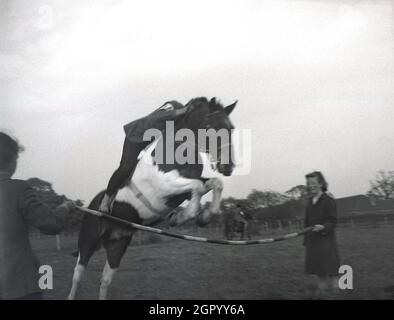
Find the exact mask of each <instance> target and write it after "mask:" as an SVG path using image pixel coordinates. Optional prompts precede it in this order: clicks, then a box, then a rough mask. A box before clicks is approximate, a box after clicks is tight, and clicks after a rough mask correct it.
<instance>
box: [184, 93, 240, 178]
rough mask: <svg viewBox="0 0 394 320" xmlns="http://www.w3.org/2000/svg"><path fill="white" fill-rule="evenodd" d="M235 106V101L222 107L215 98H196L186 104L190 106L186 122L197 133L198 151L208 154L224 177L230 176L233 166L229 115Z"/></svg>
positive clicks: (231, 125)
mask: <svg viewBox="0 0 394 320" xmlns="http://www.w3.org/2000/svg"><path fill="white" fill-rule="evenodd" d="M236 104H237V101H236V102H234V103H233V104H231V105H229V106H227V107H224V106H223V105H222V104H221V103H219V102H218V101H216V99H215V98H212V99H211V100H210V101H208V100H207V99H206V98H196V99H192V100H191V101H190V102H189V103H188V104H187V105H188V106H190V113H189V117H188V121H187V122H188V124H189V125H190V127H191V128H193V129H194V130H195V131H199V134H198V144H199V147H200V150H201V151H204V152H207V153H209V154H210V156H211V157H212V158H213V160H214V162H215V163H216V164H217V170H218V171H219V172H220V173H221V174H223V175H225V176H230V175H231V174H232V171H233V169H234V166H235V165H234V157H233V145H232V139H231V133H232V129H234V126H233V124H232V123H231V121H230V118H229V115H230V113H231V112H232V111H233V110H234V108H235V105H236ZM201 131H203V132H201ZM204 134H205V136H204ZM207 138H208V144H207V143H206V142H207ZM201 146H203V147H202V148H201Z"/></svg>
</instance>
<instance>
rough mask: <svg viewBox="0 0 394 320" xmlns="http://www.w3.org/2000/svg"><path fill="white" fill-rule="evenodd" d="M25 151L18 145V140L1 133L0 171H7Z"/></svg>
mask: <svg viewBox="0 0 394 320" xmlns="http://www.w3.org/2000/svg"><path fill="white" fill-rule="evenodd" d="M23 150H24V148H23V146H21V145H20V144H19V143H18V140H16V139H13V138H11V137H10V136H9V135H8V134H5V133H4V132H0V170H4V169H6V168H7V167H8V166H9V165H10V164H11V162H12V161H14V160H15V159H16V158H18V155H19V153H20V152H22V151H23Z"/></svg>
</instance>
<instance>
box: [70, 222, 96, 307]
mask: <svg viewBox="0 0 394 320" xmlns="http://www.w3.org/2000/svg"><path fill="white" fill-rule="evenodd" d="M96 231H97V232H96ZM99 242H100V234H99V231H98V229H97V230H95V232H92V234H88V233H85V232H84V230H81V233H80V235H79V239H78V250H79V252H78V260H77V263H76V265H75V268H74V274H73V278H72V285H71V290H70V293H69V295H68V300H74V299H75V295H76V293H77V289H78V285H79V283H80V282H81V280H82V277H83V274H84V273H85V270H86V267H87V265H88V263H89V260H90V258H91V257H92V255H93V253H94V252H95V251H96V250H97V247H98V244H99Z"/></svg>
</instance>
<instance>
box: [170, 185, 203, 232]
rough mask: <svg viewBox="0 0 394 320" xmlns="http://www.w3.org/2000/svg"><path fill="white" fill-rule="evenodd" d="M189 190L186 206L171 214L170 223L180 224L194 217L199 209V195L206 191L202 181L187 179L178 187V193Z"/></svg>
mask: <svg viewBox="0 0 394 320" xmlns="http://www.w3.org/2000/svg"><path fill="white" fill-rule="evenodd" d="M181 192H190V193H191V198H190V201H189V203H188V204H187V206H186V208H185V209H184V210H183V211H182V212H180V213H178V214H176V215H173V216H171V218H170V225H180V224H182V223H184V222H186V221H188V220H190V219H192V218H194V217H196V216H197V215H198V214H199V213H200V211H201V205H200V201H201V197H202V196H203V195H204V194H205V193H206V190H205V187H204V183H203V182H201V181H200V180H197V179H189V181H188V183H187V184H185V185H184V186H182V187H181V188H179V189H178V193H181Z"/></svg>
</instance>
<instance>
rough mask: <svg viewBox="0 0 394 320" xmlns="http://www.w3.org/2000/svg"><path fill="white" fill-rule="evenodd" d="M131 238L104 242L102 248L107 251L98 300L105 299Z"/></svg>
mask: <svg viewBox="0 0 394 320" xmlns="http://www.w3.org/2000/svg"><path fill="white" fill-rule="evenodd" d="M131 238H132V236H128V237H124V238H120V239H115V240H106V241H105V242H104V248H105V250H106V251H107V262H106V263H105V266H104V270H103V274H102V277H101V283H100V294H99V299H100V300H106V299H107V293H108V287H109V286H110V284H111V283H112V280H113V278H114V276H115V273H116V271H117V270H118V268H119V264H120V260H121V259H122V257H123V255H124V253H125V252H126V249H127V247H128V246H129V244H130V241H131Z"/></svg>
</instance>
